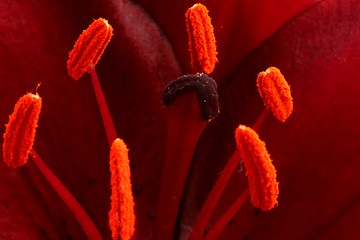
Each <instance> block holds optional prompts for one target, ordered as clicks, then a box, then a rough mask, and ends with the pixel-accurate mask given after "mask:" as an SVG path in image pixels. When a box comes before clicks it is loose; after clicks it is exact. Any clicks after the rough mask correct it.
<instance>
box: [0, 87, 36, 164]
mask: <svg viewBox="0 0 360 240" xmlns="http://www.w3.org/2000/svg"><path fill="white" fill-rule="evenodd" d="M40 111H41V97H40V96H39V95H38V94H31V93H28V94H25V95H24V96H22V97H21V98H20V99H19V101H18V102H17V103H16V104H15V107H14V112H13V113H12V114H11V115H10V119H9V123H8V124H7V125H6V130H5V133H4V143H3V156H4V161H5V163H6V164H7V165H8V166H10V167H14V168H16V167H19V166H22V165H24V164H25V163H26V162H27V160H28V154H29V152H30V150H31V148H32V146H33V144H34V139H35V132H36V127H37V122H38V119H39V115H40Z"/></svg>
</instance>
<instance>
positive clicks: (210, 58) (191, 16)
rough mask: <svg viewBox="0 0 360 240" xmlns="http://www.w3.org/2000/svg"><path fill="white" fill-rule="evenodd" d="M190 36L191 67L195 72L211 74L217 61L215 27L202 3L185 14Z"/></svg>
mask: <svg viewBox="0 0 360 240" xmlns="http://www.w3.org/2000/svg"><path fill="white" fill-rule="evenodd" d="M185 18H186V27H187V32H188V35H189V51H190V56H191V66H192V68H193V70H194V71H195V72H205V73H207V74H210V73H211V72H212V71H213V70H214V67H215V63H216V62H217V61H218V60H217V57H216V56H217V52H216V41H215V36H214V27H213V26H212V24H211V19H210V17H209V15H208V10H207V9H206V7H205V6H204V5H202V4H200V3H198V4H195V5H194V6H192V7H191V8H189V9H188V10H187V12H186V14H185Z"/></svg>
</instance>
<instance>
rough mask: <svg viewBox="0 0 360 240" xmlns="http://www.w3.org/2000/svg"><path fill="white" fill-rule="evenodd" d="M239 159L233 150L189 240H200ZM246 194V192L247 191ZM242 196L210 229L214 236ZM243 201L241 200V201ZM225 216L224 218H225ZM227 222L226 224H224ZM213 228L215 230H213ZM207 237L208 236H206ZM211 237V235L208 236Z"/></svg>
mask: <svg viewBox="0 0 360 240" xmlns="http://www.w3.org/2000/svg"><path fill="white" fill-rule="evenodd" d="M268 113H269V110H268V109H267V108H266V109H265V110H264V111H263V112H262V113H261V114H260V115H259V116H258V118H257V120H256V121H255V123H254V124H253V126H252V128H253V129H254V130H259V129H260V127H261V126H262V124H263V122H264V121H265V118H266V116H267V115H268ZM240 159H241V156H240V152H239V150H238V149H235V151H234V153H233V155H232V156H231V158H230V159H229V160H228V161H227V163H226V165H225V167H224V169H223V171H222V172H221V174H220V176H219V177H218V179H217V180H216V182H215V184H214V186H213V188H212V189H211V191H210V193H209V195H208V197H207V198H206V201H205V203H204V205H203V206H202V208H201V211H200V213H199V215H198V216H197V218H196V221H195V223H194V226H193V228H192V232H191V233H190V236H189V240H195V239H202V237H203V234H204V231H205V229H206V227H207V225H208V222H209V220H210V217H211V216H212V214H213V212H214V210H215V207H216V205H217V203H218V202H219V199H220V197H221V196H222V193H223V191H224V189H225V187H226V185H227V183H228V182H229V180H230V177H231V176H232V175H233V173H234V171H235V169H236V167H237V166H238V164H239V161H240ZM247 192H248V191H247ZM243 198H244V194H242V195H240V197H239V198H238V199H237V200H236V201H235V203H233V205H232V207H230V208H229V209H228V210H227V212H226V213H224V217H223V218H220V219H219V220H218V224H217V226H216V227H215V226H213V227H212V228H211V231H210V232H212V233H211V234H213V235H214V236H215V235H216V236H217V235H218V234H217V231H220V232H218V233H219V234H220V233H221V231H222V230H223V229H224V227H225V225H226V224H227V222H228V221H230V220H231V218H232V216H234V215H235V214H236V212H237V211H238V210H239V208H240V207H241V206H242V204H240V203H243V202H244V201H245V199H243ZM242 199H243V200H242ZM225 216H226V217H225ZM226 221H227V222H226ZM225 222H226V223H225ZM214 227H215V229H214ZM207 236H208V235H207ZM210 236H211V235H210Z"/></svg>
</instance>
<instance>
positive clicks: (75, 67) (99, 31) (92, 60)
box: [67, 18, 113, 80]
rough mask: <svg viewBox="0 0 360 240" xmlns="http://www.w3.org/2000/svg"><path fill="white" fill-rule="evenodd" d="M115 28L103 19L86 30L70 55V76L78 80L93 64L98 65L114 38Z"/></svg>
mask: <svg viewBox="0 0 360 240" xmlns="http://www.w3.org/2000/svg"><path fill="white" fill-rule="evenodd" d="M112 32H113V28H112V27H111V26H110V24H109V23H108V21H106V20H105V19H103V18H99V19H98V20H95V21H94V22H93V23H92V24H91V25H90V26H89V27H88V28H87V29H86V30H84V31H83V32H82V33H81V35H80V37H79V38H78V40H77V41H76V43H75V46H74V48H73V50H71V52H70V54H69V60H68V62H67V69H68V72H69V75H70V76H71V77H72V78H74V79H75V80H78V79H79V78H80V77H81V76H82V75H83V74H84V73H85V72H86V71H88V68H89V66H90V65H91V64H93V65H96V64H97V62H98V61H99V59H100V57H101V55H102V54H103V52H104V50H105V48H106V46H107V45H108V43H109V42H110V39H111V37H112Z"/></svg>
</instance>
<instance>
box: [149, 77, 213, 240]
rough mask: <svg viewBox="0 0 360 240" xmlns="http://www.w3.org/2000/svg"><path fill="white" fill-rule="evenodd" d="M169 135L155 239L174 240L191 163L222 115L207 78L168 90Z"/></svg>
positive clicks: (165, 96) (183, 82)
mask: <svg viewBox="0 0 360 240" xmlns="http://www.w3.org/2000/svg"><path fill="white" fill-rule="evenodd" d="M163 102H164V103H165V105H167V113H168V114H167V115H168V127H167V129H168V132H167V144H166V152H165V160H164V163H163V177H162V182H161V190H160V196H159V201H158V209H157V215H156V216H155V217H156V226H155V235H154V239H173V237H174V236H173V233H174V225H175V221H176V217H177V212H178V208H179V203H180V200H181V195H182V191H183V187H184V184H185V179H186V176H187V172H188V168H189V165H190V161H191V159H192V156H193V152H194V149H195V146H196V143H197V142H198V139H199V137H200V135H201V133H202V131H203V129H204V128H205V126H206V125H207V124H208V122H209V121H210V120H211V119H212V118H214V117H216V115H217V114H218V111H219V110H218V100H217V92H216V83H215V81H214V80H213V79H211V78H210V77H209V76H207V75H206V74H197V75H185V76H183V77H180V78H179V79H177V80H176V81H174V82H173V83H170V84H169V86H168V87H167V88H166V89H165V91H164V94H163Z"/></svg>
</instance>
